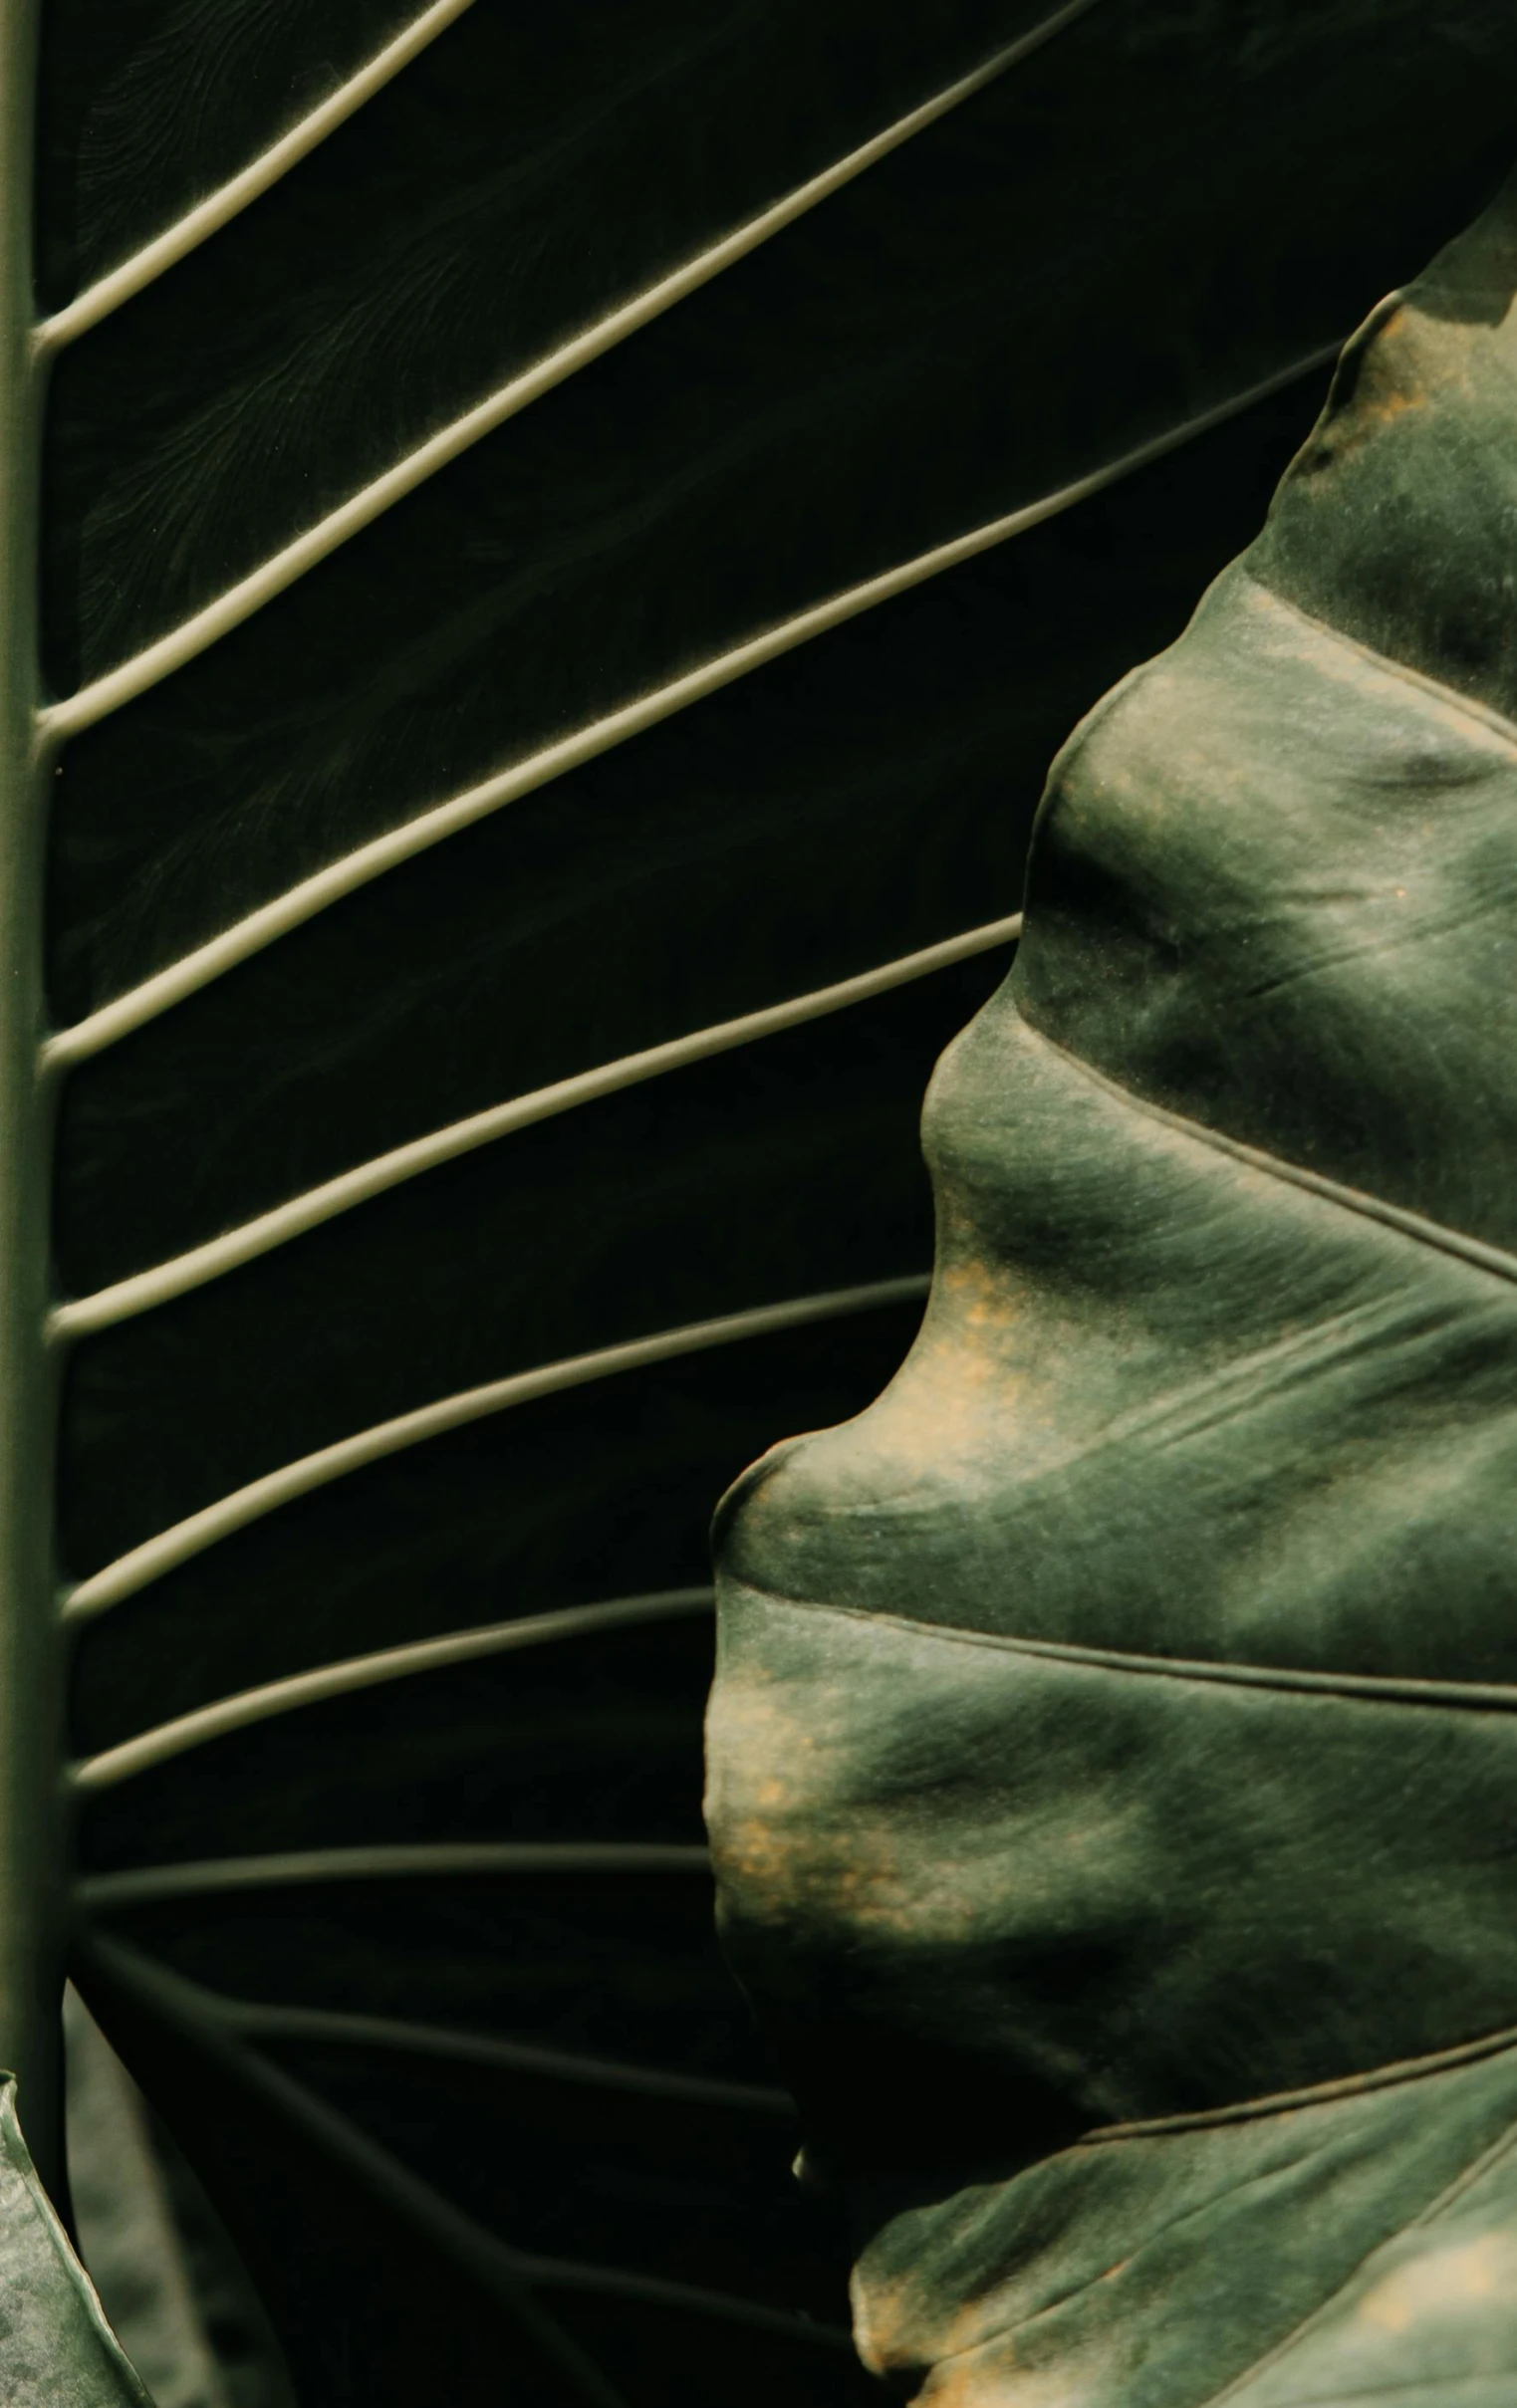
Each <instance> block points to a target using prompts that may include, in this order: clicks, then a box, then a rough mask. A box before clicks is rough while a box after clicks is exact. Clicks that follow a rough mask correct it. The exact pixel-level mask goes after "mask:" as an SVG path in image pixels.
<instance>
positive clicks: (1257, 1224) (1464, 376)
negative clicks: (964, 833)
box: [713, 183, 1517, 2408]
mask: <svg viewBox="0 0 1517 2408" xmlns="http://www.w3.org/2000/svg"><path fill="white" fill-rule="evenodd" d="M1514 296H1517V183H1514V184H1513V185H1511V186H1509V187H1508V188H1507V191H1506V192H1505V194H1504V195H1503V197H1502V198H1501V200H1500V201H1499V202H1498V203H1497V204H1496V205H1495V206H1494V207H1493V208H1492V209H1491V210H1490V211H1489V213H1488V214H1487V215H1486V216H1484V217H1483V218H1482V219H1481V220H1480V221H1479V222H1478V223H1477V225H1476V226H1475V228H1474V229H1473V231H1472V232H1471V233H1470V234H1469V235H1467V236H1466V237H1464V238H1462V239H1461V240H1460V241H1458V242H1456V243H1455V244H1454V245H1453V246H1452V247H1451V248H1450V249H1449V250H1448V251H1447V252H1446V254H1444V256H1442V257H1441V258H1440V259H1439V260H1438V261H1437V262H1436V263H1435V265H1434V266H1433V267H1432V268H1431V269H1430V270H1429V271H1428V272H1427V274H1426V275H1425V276H1424V277H1422V278H1420V279H1419V280H1418V281H1417V282H1416V283H1414V284H1413V285H1411V286H1410V287H1409V288H1408V290H1407V291H1406V292H1405V293H1404V294H1401V295H1395V296H1392V298H1391V301H1390V302H1388V303H1387V304H1385V305H1384V306H1383V307H1382V308H1381V309H1380V310H1378V311H1377V312H1376V314H1375V315H1374V316H1373V317H1372V319H1371V320H1370V322H1369V324H1368V326H1367V328H1366V329H1365V331H1364V332H1363V334H1362V335H1361V336H1360V337H1359V338H1358V339H1357V340H1356V342H1355V343H1354V344H1353V345H1351V347H1350V348H1349V350H1348V352H1347V353H1346V355H1345V358H1344V361H1343V364H1342V366H1341V368H1340V371H1339V375H1338V378H1337V381H1336V383H1335V386H1334V390H1333V394H1332V396H1331V399H1330V401H1329V404H1328V407H1327V410H1326V412H1325V413H1324V416H1323V419H1322V422H1321V424H1320V425H1319V427H1318V428H1317V430H1316V432H1315V433H1314V434H1313V436H1312V438H1311V440H1310V441H1309V442H1308V444H1307V445H1306V446H1305V448H1304V450H1303V451H1302V453H1301V455H1300V456H1299V458H1298V459H1297V461H1296V463H1295V465H1294V466H1293V468H1292V470H1291V472H1290V474H1289V475H1288V477H1287V478H1286V480H1285V483H1284V484H1283V486H1282V488H1281V491H1280V493H1279V496H1278V498H1277V500H1276V502H1275V505H1274V508H1273V510H1272V511H1271V514H1270V517H1269V521H1268V525H1267V527H1266V529H1265V532H1264V534H1263V535H1262V536H1261V537H1260V539H1259V540H1258V542H1257V543H1256V544H1255V545H1254V546H1253V547H1252V548H1251V550H1250V551H1249V552H1248V553H1247V554H1246V555H1245V556H1244V559H1243V561H1242V562H1241V563H1240V564H1238V565H1237V566H1235V567H1234V568H1232V569H1229V570H1228V571H1227V572H1226V574H1225V575H1224V576H1223V577H1221V578H1220V579H1219V580H1218V581H1217V583H1216V584H1215V586H1214V587H1213V588H1212V589H1211V591H1210V593H1209V594H1208V595H1207V596H1206V598H1205V600H1204V602H1202V604H1201V606H1200V608H1199V610H1198V611H1197V613H1196V616H1195V618H1194V619H1193V620H1192V622H1191V624H1190V626H1189V628H1188V629H1187V631H1186V633H1185V634H1184V636H1183V637H1182V638H1181V640H1180V641H1179V642H1178V643H1177V644H1176V645H1174V647H1173V648H1172V649H1171V650H1170V651H1168V652H1167V653H1165V654H1163V655H1162V656H1161V657H1160V658H1159V659H1157V660H1155V661H1153V662H1150V663H1149V664H1148V665H1147V666H1145V667H1143V668H1140V669H1138V670H1137V671H1136V672H1135V673H1134V674H1133V675H1132V676H1130V677H1129V678H1128V679H1127V680H1125V681H1124V683H1123V684H1121V685H1120V686H1119V687H1118V688H1117V689H1116V691H1115V693H1114V694H1113V695H1111V696H1110V697H1108V699H1107V700H1106V701H1105V702H1104V703H1103V704H1101V705H1100V706H1099V707H1098V708H1097V709H1096V710H1095V711H1094V712H1092V713H1091V714H1090V716H1089V717H1088V718H1087V720H1086V721H1085V723H1084V725H1083V726H1082V727H1081V728H1080V729H1079V730H1078V731H1077V733H1076V735H1075V736H1074V737H1073V739H1072V740H1071V742H1070V744H1069V745H1068V747H1067V748H1066V750H1065V751H1064V752H1063V753H1062V754H1061V756H1060V758H1059V760H1058V761H1057V762H1056V764H1055V767H1054V771H1053V775H1052V779H1051V782H1050V787H1049V792H1048V795H1047V797H1046V800H1045V803H1044V806H1043V810H1042V813H1041V815H1040V818H1039V822H1038V826H1037V830H1036V832H1035V835H1034V839H1033V845H1032V852H1031V859H1030V865H1029V875H1028V909H1027V930H1026V936H1025V938H1024V941H1023V944H1022V946H1021V948H1020V949H1019V955H1018V961H1017V965H1016V968H1015V970H1014V972H1013V974H1012V976H1011V977H1010V978H1009V979H1008V981H1007V983H1006V985H1005V987H1004V988H1003V989H1002V991H1001V993H1000V994H999V995H998V996H997V997H996V998H995V999H994V1000H993V1001H992V1002H991V1003H990V1004H989V1005H988V1006H987V1007H986V1009H985V1010H984V1011H983V1012H982V1013H981V1014H980V1016H979V1018H978V1019H977V1020H976V1022H974V1023H973V1024H972V1026H971V1027H970V1028H969V1029H968V1030H967V1031H966V1032H965V1033H964V1035H963V1036H962V1037H961V1038H960V1039H959V1040H958V1041H957V1042H956V1044H955V1045H954V1046H953V1047H952V1048H950V1049H949V1052H948V1054H947V1055H946V1057H945V1059H944V1061H943V1063H942V1065H941V1067H940V1069H939V1072H938V1074H937V1078H936V1081H935V1083H934V1086H933V1090H932V1094H931V1097H930V1099H929V1103H928V1111H927V1132H928V1150H929V1153H930V1156H931V1158H932V1161H933V1165H934V1171H935V1175H936V1180H937V1187H938V1214H939V1221H938V1227H939V1251H938V1264H937V1272H936V1277H935V1281H934V1287H933V1293H932V1299H931V1302H930V1303H929V1306H928V1310H927V1315H926V1318H925V1321H924V1324H923V1327H922V1331H921V1333H920V1336H919V1338H918V1340H917V1343H916V1345H915V1347H914V1348H913V1351H912V1354H911V1356H910V1358H909V1359H908V1361H907V1363H906V1365H905V1366H904V1368H903V1369H902V1371H901V1372H900V1374H899V1376H898V1377H897V1378H896V1379H895V1380H894V1381H893V1382H892V1384H891V1385H890V1387H889V1388H888V1389H887V1390H886V1392H885V1395H884V1396H883V1397H882V1398H881V1399H880V1401H879V1402H878V1403H877V1404H875V1405H874V1406H872V1407H871V1408H870V1410H869V1411H867V1412H866V1413H864V1414H862V1415H860V1416H859V1417H857V1418H856V1419H855V1420H854V1421H853V1422H852V1423H850V1424H848V1425H846V1426H845V1427H844V1428H842V1429H841V1430H837V1431H834V1432H831V1433H826V1434H823V1435H822V1436H820V1437H815V1438H812V1439H810V1440H802V1441H800V1442H798V1443H797V1444H795V1445H793V1446H791V1447H787V1448H781V1449H779V1450H778V1451H777V1452H776V1453H775V1454H773V1455H772V1456H771V1457H770V1458H769V1459H768V1461H767V1462H766V1463H762V1464H760V1465H759V1466H758V1467H756V1469H755V1470H754V1472H753V1473H752V1474H751V1475H750V1476H749V1478H748V1480H747V1481H746V1482H745V1483H744V1484H743V1485H742V1486H741V1487H740V1488H739V1490H738V1491H737V1493H736V1494H735V1496H734V1498H733V1500H732V1502H731V1503H730V1505H729V1507H728V1508H727V1512H726V1520H727V1538H726V1542H725V1562H726V1566H727V1576H728V1593H727V1594H726V1596H725V1598H724V1600H723V1605H722V1629H723V1662H724V1670H723V1673H722V1676H721V1677H720V1678H719V1680H718V1684H717V1692H716V1704H715V1707H714V1710H713V1711H714V1719H713V1763H714V1780H713V1827H714V1831H715V1834H716V1837H717V1839H718V1842H719V1870H720V1872H721V1874H722V1878H723V1883H724V1890H725V1911H726V1916H727V1920H728V1923H729V1926H730V1929H731V1934H732V1942H733V1946H734V1949H735V1951H736V1954H737V1958H738V1962H739V1963H740V1965H741V1966H742V1967H743V1969H744V1971H745V1973H746V1975H747V1977H748V1979H749V1980H750V1982H751V1983H752V1985H753V1987H754V1989H755V1991H756V1993H757V1994H758V1995H759V1996H760V1998H761V1999H766V2000H767V2001H768V2002H769V2004H770V2007H771V2013H772V2020H773V2023H774V2027H775V2030H776V2033H777V2036H778V2037H779V2039H780V2041H781V2044H782V2047H783V2050H784V2054H785V2059H786V2062H787V2066H788V2068H789V2070H790V2072H791V2074H792V2077H793V2079H794V2082H795V2085H796V2088H797V2090H798V2093H799V2094H800V2095H801V2097H802V2099H803V2102H804V2103H805V2105H806V2107H807V2110H808V2114H809V2117H810V2118H811V2120H812V2123H813V2127H814V2130H815V2132H816V2135H817V2141H818V2144H819V2146H818V2156H819V2164H820V2167H821V2169H822V2170H824V2171H829V2172H831V2173H833V2174H834V2175H836V2176H838V2177H840V2178H843V2179H845V2180H846V2181H848V2182H850V2183H851V2184H852V2185H853V2186H855V2187H856V2189H857V2190H858V2191H859V2192H860V2194H861V2195H862V2201H863V2204H864V2209H865V2214H866V2219H867V2225H868V2227H869V2230H868V2235H867V2245H866V2247H865V2250H864V2255H863V2258H862V2261H861V2265H860V2269H859V2273H858V2278H857V2298H858V2303H859V2314H860V2333H861V2341H862V2344H863V2347H864V2350H865V2354H866V2356H867V2357H868V2359H869V2361H870V2362H871V2363H872V2364H873V2365H874V2366H875V2367H876V2368H877V2370H879V2371H880V2372H882V2373H885V2374H888V2375H890V2376H892V2377H893V2378H895V2379H896V2380H897V2381H899V2382H900V2383H901V2384H902V2386H903V2387H906V2388H908V2389H910V2390H911V2391H912V2393H913V2396H920V2397H922V2398H923V2399H930V2400H934V2401H938V2400H941V2401H944V2402H947V2401H950V2400H951V2401H953V2402H955V2403H958V2402H963V2403H965V2404H966V2408H967V2404H968V2403H980V2402H984V2403H986V2404H987V2408H988V2404H989V2403H991V2402H994V2403H997V2404H998V2408H999V2404H1000V2403H1009V2402H1012V2401H1015V2402H1016V2403H1017V2404H1018V2408H1024V2404H1025V2408H1046V2404H1047V2403H1052V2402H1054V2401H1056V2400H1057V2401H1058V2402H1060V2403H1068V2404H1070V2408H1074V2404H1075V2403H1078V2408H1218V2404H1219V2403H1220V2402H1222V2401H1224V2400H1225V2401H1228V2402H1237V2403H1238V2408H1245V2404H1246V2408H1330V2403H1333V2402H1345V2403H1347V2402H1349V2401H1354V2402H1364V2401H1382V2400H1384V2401H1388V2402H1389V2401H1391V2400H1392V2399H1393V2400H1395V2401H1397V2402H1405V2401H1412V2402H1415V2403H1417V2408H1433V2403H1438V2404H1439V2408H1443V2404H1444V2403H1449V2402H1452V2401H1454V2400H1459V2401H1464V2400H1468V2401H1471V2402H1478V2403H1479V2408H1507V2403H1510V2402H1511V2401H1513V2400H1517V2314H1514V2306H1513V2301H1514V2289H1513V2280H1512V2278H1513V2272H1514V2269H1517V2175H1514V2165H1517V2155H1514V2145H1513V2144H1514V2139H1517V1952H1514V1943H1513V1929H1514V1923H1513V1914H1512V1908H1513V1876H1512V1864H1513V1852H1514V1844H1517V1782H1514V1772H1517V1719H1514V1715H1517V1681H1514V1678H1513V1673H1514V1636H1513V1615H1512V1571H1511V1565H1512V1555H1513V1528H1512V1516H1513V1508H1512V1497H1513V1479H1512V1465H1513V1448H1514V1443H1517V1254H1514V1252H1513V1251H1512V1240H1513V1235H1514V1225H1513V1208H1512V1197H1511V1162H1512V1144H1513V1127H1512V1115H1513V1080H1512V1063H1513V1060H1514V1051H1513V1037H1514V1030H1513V1003H1512V993H1513V989H1512V983H1511V978H1510V975H1509V973H1510V969H1511V966H1512V959H1513V952H1514V946H1517V925H1514V913H1517V617H1514V603H1513V584H1512V579H1511V575H1510V569H1509V563H1510V560H1511V557H1512V544H1513V539H1514V535H1517V476H1514V470H1513V457H1514V454H1513V432H1514V428H1517V310H1514ZM897 2102H900V2103H897Z"/></svg>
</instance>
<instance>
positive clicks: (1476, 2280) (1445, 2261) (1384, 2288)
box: [1359, 2233, 1517, 2334]
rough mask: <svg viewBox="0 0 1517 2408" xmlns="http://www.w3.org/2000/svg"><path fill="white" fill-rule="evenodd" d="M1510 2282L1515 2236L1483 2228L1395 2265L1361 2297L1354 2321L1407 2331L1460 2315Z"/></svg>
mask: <svg viewBox="0 0 1517 2408" xmlns="http://www.w3.org/2000/svg"><path fill="white" fill-rule="evenodd" d="M1514 2286H1517V2236H1514V2235H1512V2234H1510V2233H1484V2234H1481V2235H1480V2236H1479V2238H1478V2239H1476V2240H1474V2241H1457V2242H1450V2243H1447V2244H1445V2245H1444V2246H1443V2247H1442V2248H1441V2249H1433V2250H1429V2251H1428V2252H1427V2253H1426V2255H1425V2256H1423V2257H1420V2258H1414V2259H1413V2260H1412V2261H1411V2262H1410V2264H1409V2265H1405V2266H1398V2267H1396V2268H1395V2270H1394V2271H1393V2273H1391V2274H1389V2275H1387V2276H1385V2277H1384V2279H1383V2280H1382V2281H1381V2282H1379V2283H1378V2284H1377V2285H1376V2286H1375V2288H1373V2289H1372V2290H1370V2291H1368V2292H1367V2293H1366V2295H1365V2297H1364V2298H1363V2299H1361V2301H1360V2303H1359V2321H1360V2322H1361V2323H1362V2324H1368V2325H1370V2326H1372V2327H1373V2328H1375V2329H1376V2330H1378V2331H1381V2332H1390V2333H1397V2334H1401V2333H1412V2332H1415V2331H1416V2330H1417V2329H1418V2328H1419V2327H1422V2326H1425V2325H1427V2324H1431V2323H1435V2322H1437V2321H1439V2320H1440V2319H1442V2318H1444V2317H1458V2316H1461V2315H1462V2314H1463V2313H1464V2312H1465V2311H1466V2310H1467V2309H1469V2308H1470V2307H1473V2306H1475V2305H1476V2304H1477V2303H1478V2302H1479V2301H1480V2300H1482V2299H1492V2298H1496V2297H1499V2296H1501V2295H1503V2294H1507V2295H1509V2294H1510V2293H1511V2291H1512V2289H1513V2288H1514Z"/></svg>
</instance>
